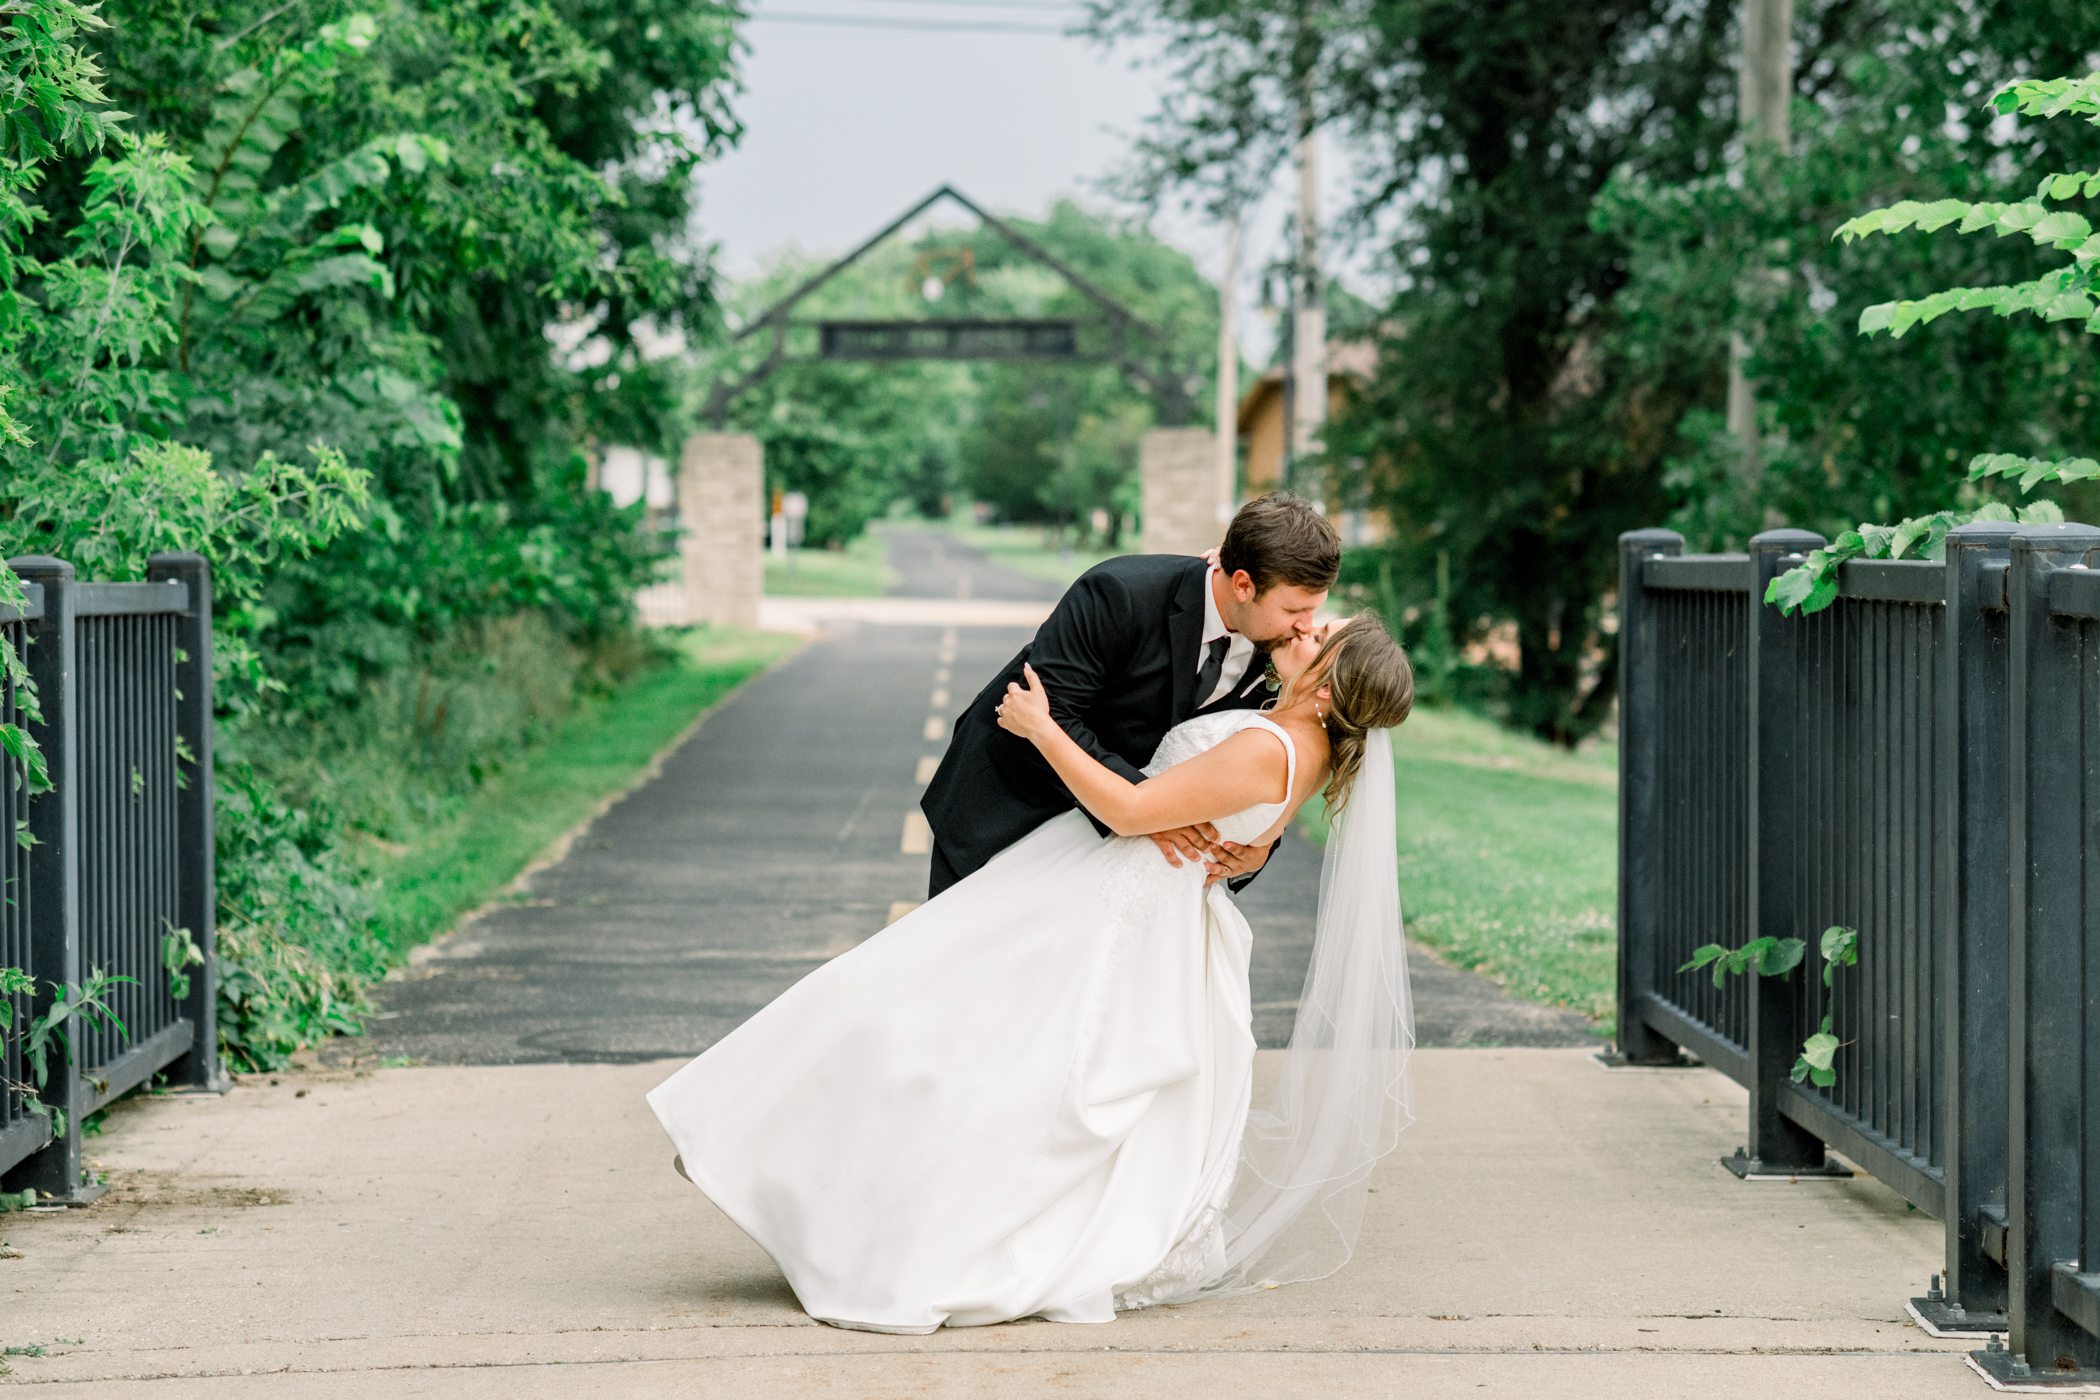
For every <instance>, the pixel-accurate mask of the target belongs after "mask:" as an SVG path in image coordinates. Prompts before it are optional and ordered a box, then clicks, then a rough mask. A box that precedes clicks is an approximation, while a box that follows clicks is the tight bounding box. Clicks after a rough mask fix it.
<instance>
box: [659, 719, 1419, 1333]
mask: <svg viewBox="0 0 2100 1400" xmlns="http://www.w3.org/2000/svg"><path fill="white" fill-rule="evenodd" d="M1249 726H1253V727H1258V728H1261V729H1263V730H1266V731H1268V732H1270V733H1272V734H1274V735H1275V736H1276V737H1277V739H1278V740H1279V741H1280V742H1281V743H1282V744H1283V746H1284V748H1285V750H1286V754H1287V756H1288V769H1289V772H1290V774H1291V777H1292V780H1293V783H1295V779H1296V773H1297V754H1296V752H1295V749H1294V748H1293V746H1292V743H1291V739H1290V736H1289V734H1288V733H1286V732H1285V731H1284V730H1283V729H1282V728H1281V727H1280V726H1278V725H1276V724H1275V723H1274V722H1272V721H1271V720H1269V719H1268V718H1267V717H1265V716H1263V715H1260V714H1257V713H1255V712H1252V711H1246V710H1232V711H1223V712H1217V713H1213V714H1209V715H1202V716H1198V717H1197V718H1195V719H1192V720H1190V721H1188V722H1187V723H1185V724H1182V725H1180V726H1178V727H1176V728H1175V729H1174V730H1172V731H1171V732H1170V733H1169V734H1168V735H1167V736H1166V738H1165V739H1164V740H1163V741H1162V742H1161V744H1160V747H1159V750H1158V752H1157V753H1156V755H1155V756H1154V758H1153V760H1152V762H1151V763H1150V764H1149V765H1148V766H1147V768H1146V770H1145V771H1146V772H1147V773H1148V774H1156V773H1158V772H1160V771H1162V770H1164V769H1165V768H1167V767H1170V766H1171V765H1173V764H1175V763H1178V762H1181V761H1183V760H1185V759H1188V758H1190V757H1193V756H1194V755H1196V754H1198V753H1201V752H1203V751H1204V750H1206V749H1208V748H1210V747H1212V746H1213V745H1215V744H1218V743H1220V742H1222V741H1223V740H1224V739H1226V738H1228V737H1230V736H1231V735H1233V734H1236V733H1238V732H1240V731H1241V730H1242V729H1244V728H1247V727H1249ZM1388 781H1389V780H1388ZM1389 790H1390V789H1388V791H1389ZM1284 809H1285V804H1284V803H1281V802H1277V803H1264V804H1262V805H1261V806H1258V807H1252V808H1249V809H1248V810H1246V811H1244V812H1240V813H1238V814H1236V815H1234V816H1231V817H1227V818H1226V819H1224V820H1222V821H1220V822H1218V823H1217V826H1218V829H1219V833H1220V836H1221V837H1222V838H1223V839H1225V840H1228V841H1239V842H1247V841H1253V840H1258V839H1259V838H1260V837H1261V836H1262V835H1263V834H1264V833H1266V832H1267V831H1268V830H1269V828H1270V827H1272V826H1273V825H1275V823H1276V821H1277V819H1278V818H1279V817H1280V816H1281V815H1282V814H1283V812H1284ZM1392 849H1393V848H1392V846H1391V844H1390V839H1389V838H1388V840H1387V844H1386V847H1385V850H1386V852H1388V853H1390V852H1391V850H1392ZM1386 859H1387V862H1388V865H1389V864H1390V854H1388V855H1387V858H1386ZM1387 878H1388V882H1389V876H1388V877H1387ZM1203 882H1204V872H1203V870H1202V868H1201V867H1200V866H1197V865H1193V864H1184V865H1183V866H1181V867H1180V868H1178V869H1177V868H1175V867H1173V866H1170V865H1169V864H1168V863H1167V862H1166V860H1165V859H1164V858H1163V857H1162V856H1161V855H1160V853H1159V850H1158V849H1157V848H1156V847H1155V846H1154V845H1153V844H1152V842H1151V841H1150V840H1149V839H1145V838H1130V839H1124V838H1109V839H1105V840H1104V839H1103V838H1102V837H1101V836H1100V835H1099V834H1097V833H1096V831H1095V830H1094V828H1093V826H1092V825H1091V824H1090V823H1089V822H1088V821H1087V819H1086V818H1085V817H1084V816H1083V815H1081V814H1080V813H1078V812H1076V811H1074V812H1068V813H1066V814H1065V815H1063V816H1060V817H1057V818H1055V819H1053V820H1051V821H1049V822H1047V823H1045V824H1044V825H1043V826H1042V827H1040V828H1038V829H1037V830H1036V831H1035V832H1033V833H1031V834H1030V835H1028V836H1026V837H1024V838H1023V839H1021V840H1020V841H1017V842H1015V843H1014V844H1013V845H1012V846H1010V847H1008V848H1007V849H1006V850H1005V851H1002V852H1001V853H1000V854H999V855H998V856H997V857H996V858H994V859H993V860H992V861H991V862H990V863H989V864H987V865H986V866H985V867H984V868H983V869H982V870H980V871H978V872H977V873H976V874H974V875H971V876H970V877H969V878H967V879H965V880H962V881H960V882H958V883H957V884H955V885H954V886H952V887H950V888H949V889H948V890H947V891H945V892H944V893H942V894H941V896H940V897H939V898H937V899H933V900H931V901H929V902H927V903H926V904H923V905H921V906H920V907H919V908H917V909H915V910H913V911H912V912H911V913H910V914H908V915H906V916H905V917H904V918H902V919H900V920H898V921H897V922H896V923H895V924H893V925H891V926H890V927H888V928H886V929H884V930H882V931H881V932H880V933H877V934H875V935H874V936H873V937H871V938H869V939H868V940H867V941H866V942H865V943H862V944H861V945H860V946H859V947H857V948H855V949H853V950H852V951H850V952H848V953H846V954H844V955H843V956H841V957H838V958H835V959H833V960H832V961H831V962H829V963H826V964H825V965H824V966H822V967H820V968H818V969H817V970H816V971H814V972H812V973H810V974H809V975H808V976H807V977H805V978H803V979H802V981H800V982H798V983H796V984H795V985H794V986H793V987H791V988H789V989H788V990H787V991H786V992H784V993H783V994H782V995H781V996H780V997H779V998H778V999H777V1000H775V1001H774V1002H773V1003H772V1004H771V1005H769V1006H767V1007H765V1008H764V1009H763V1010H761V1011H760V1012H758V1013H757V1014H756V1015H754V1016H753V1017H752V1018H751V1019H750V1020H748V1021H746V1022H745V1023H744V1024H743V1025H741V1026H739V1027H738V1028H737V1029H736V1030H734V1031H732V1032H731V1033H730V1034H729V1035H727V1036H725V1037H724V1038H723V1039H722V1040H721V1041H720V1042H718V1043H717V1044H716V1045H714V1046H713V1047H712V1048H710V1049H709V1050H707V1051H706V1052H705V1053H704V1054H702V1055H700V1056H699V1057H698V1058H697V1059H695V1060H693V1061H692V1062H691V1063H690V1064H688V1065H686V1066H685V1067H684V1068H682V1069H680V1070H679V1071H678V1072H677V1073H676V1074H674V1075H672V1076H671V1077H670V1078H669V1079H667V1080H665V1081H664V1082H663V1083H662V1084H660V1085H658V1086H657V1087H656V1088H655V1089H654V1090H652V1091H651V1092H650V1094H649V1096H648V1100H649V1105H650V1107H651V1108H652V1109H654V1110H655V1113H656V1115H657V1118H658V1119H659V1120H660V1121H661V1122H662V1124H663V1127H664V1130H665V1131H666V1132H667V1133H668V1134H669V1135H670V1138H671V1141H672V1142H673V1144H675V1146H676V1148H677V1151H678V1153H679V1155H680V1156H681V1157H682V1158H683V1159H684V1164H685V1169H686V1172H687V1174H688V1175H689V1176H690V1177H691V1179H692V1181H693V1183H694V1184H695V1185H696V1186H698V1187H699V1188H700V1189H701V1190H702V1191H703V1192H705V1193H706V1195H707V1196H708V1198H709V1199H710V1200H712V1201H713V1202H714V1203H715V1204H716V1205H717V1206H719V1207H720V1208H721V1209H722V1211H723V1212H724V1213H725V1214H727V1215H728V1216H729V1217H730V1219H732V1220H734V1221H735V1222H736V1223H737V1225H738V1226H740V1227H741V1228H742V1229H743V1230H744V1232H745V1233H746V1234H748V1235H750V1236H751V1238H752V1239H753V1240H755V1241H757V1242H758V1243H759V1244H760V1245H761V1246H762V1247H764V1249H765V1250H766V1252H767V1253H768V1254H770V1255H771V1256H772V1257H773V1259H774V1261H775V1262H776V1263H777V1264H778V1265H779V1266H780V1269H781V1272H782V1273H783V1274H785V1275H786V1277H787V1280H788V1282H789V1284H790V1285H791V1286H792V1287H793V1288H794V1291H795V1296H796V1297H797V1299H798V1300H800V1302H801V1304H802V1306H803V1308H804V1310H805V1311H807V1312H808V1313H809V1314H810V1315H811V1316H812V1317H816V1318H819V1319H821V1320H823V1321H826V1322H830V1323H835V1324H838V1325H841V1326H847V1327H855V1328H864V1329H869V1330H875V1331H886V1332H929V1331H932V1330H933V1329H935V1328H937V1327H940V1326H942V1325H948V1326H974V1325H980V1324H987V1323H996V1322H1005V1321H1009V1320H1012V1319H1015V1318H1022V1317H1035V1316H1039V1317H1044V1318H1049V1319H1052V1320H1055V1321H1061V1322H1107V1321H1110V1320H1112V1319H1113V1318H1114V1316H1115V1313H1116V1311H1117V1309H1119V1308H1129V1307H1137V1306H1143V1305H1146V1304H1148V1303H1153V1302H1161V1301H1179V1300H1181V1299H1184V1298H1188V1297H1193V1296H1197V1295H1198V1294H1200V1293H1202V1292H1204V1291H1206V1290H1208V1289H1211V1288H1213V1287H1214V1286H1216V1285H1217V1284H1218V1283H1219V1282H1220V1281H1221V1280H1222V1279H1223V1278H1224V1276H1225V1275H1226V1273H1227V1272H1228V1270H1229V1268H1230V1267H1231V1265H1232V1263H1233V1262H1234V1261H1232V1260H1229V1259H1228V1258H1227V1250H1226V1245H1227V1235H1228V1222H1227V1221H1226V1220H1225V1217H1226V1216H1227V1215H1228V1213H1229V1212H1230V1210H1231V1206H1230V1197H1231V1196H1232V1192H1233V1186H1234V1180H1235V1177H1236V1175H1240V1174H1241V1162H1242V1139H1243V1135H1245V1134H1246V1133H1247V1128H1248V1122H1249V1099H1250V1088H1251V1084H1252V1075H1253V1066H1254V1039H1253V1035H1252V1031H1251V1015H1250V1006H1249V993H1248V956H1249V952H1250V949H1251V945H1252V933H1251V931H1250V930H1249V928H1248V925H1247V922H1246V920H1245V919H1244V918H1242V917H1241V915H1240V913H1239V911H1238V909H1236V908H1235V907H1234V906H1233V903H1232V900H1231V898H1230V896H1229V895H1228V893H1227V892H1226V890H1225V889H1224V887H1223V886H1222V885H1220V886H1216V887H1213V888H1211V889H1209V890H1208V891H1206V890H1205V888H1204V883H1203ZM1395 899H1397V896H1395ZM1395 908H1396V909H1397V904H1396V905H1395ZM1395 918H1396V919H1397V914H1396V915H1395ZM1394 927H1395V933H1396V934H1397V923H1395V926H1394ZM1393 941H1394V943H1395V945H1396V947H1395V954H1396V955H1397V937H1395V938H1394V940H1393ZM1386 980H1387V982H1388V983H1390V981H1391V979H1390V977H1388V978H1387V979H1386ZM1400 995H1401V997H1402V998H1403V1000H1404V996H1405V974H1404V968H1402V969H1401V970H1400ZM1294 1043H1295V1041H1294ZM1325 1053H1326V1057H1327V1058H1328V1059H1334V1058H1336V1057H1335V1056H1334V1055H1333V1052H1332V1049H1331V1048H1330V1049H1329V1050H1328V1051H1327V1052H1325ZM1399 1068H1400V1070H1402V1071H1404V1057H1403V1060H1402V1062H1401V1064H1400V1067H1399ZM1351 1074H1352V1082H1356V1083H1360V1082H1361V1081H1363V1080H1364V1078H1365V1076H1364V1075H1363V1074H1362V1073H1361V1067H1360V1066H1357V1067H1356V1068H1354V1069H1352V1071H1351ZM1359 1092H1360V1091H1359ZM1380 1092H1384V1093H1385V1094H1386V1096H1387V1097H1388V1098H1391V1097H1393V1096H1394V1092H1395V1091H1394V1090H1392V1088H1391V1087H1390V1086H1387V1087H1386V1088H1385V1089H1383V1090H1382V1091H1380ZM1398 1097H1399V1099H1400V1100H1402V1101H1403V1102H1401V1103H1399V1104H1398V1107H1399V1108H1400V1109H1402V1110H1403V1111H1404V1108H1405V1104H1404V1098H1405V1091H1404V1082H1402V1083H1401V1087H1400V1089H1399V1090H1398ZM1257 1116H1259V1115H1257ZM1358 1116H1364V1115H1363V1114H1361V1113H1359V1115H1358ZM1373 1116H1377V1115H1376V1114H1375V1113H1374V1115H1373ZM1383 1116H1384V1117H1386V1118H1390V1117H1391V1116H1392V1115H1391V1114H1390V1113H1386V1114H1384V1115H1383ZM1329 1121H1330V1123H1333V1122H1335V1121H1337V1120H1336V1118H1335V1117H1334V1116H1333V1115H1330V1118H1329ZM1360 1135H1361V1133H1359V1136H1360ZM1379 1136H1381V1137H1383V1136H1385V1135H1384V1134H1383V1133H1380V1134H1379ZM1354 1141H1355V1139H1354V1138H1352V1143H1353V1142H1354ZM1389 1145H1390V1144H1389V1143H1386V1144H1385V1146H1389ZM1351 1150H1352V1152H1353V1153H1354V1155H1357V1156H1361V1155H1363V1151H1364V1150H1366V1149H1362V1148H1359V1147H1352V1149H1351ZM1378 1150H1380V1151H1382V1150H1384V1147H1383V1146H1381V1147H1379V1148H1378ZM1368 1169H1369V1168H1368V1162H1366V1163H1365V1164H1364V1165H1363V1167H1362V1172H1361V1175H1368ZM1352 1170H1353V1168H1352ZM1258 1171H1259V1169H1258V1168H1257V1169H1255V1172H1252V1173H1249V1174H1250V1175H1251V1174H1258ZM1317 1173H1324V1175H1320V1179H1319V1181H1318V1182H1316V1183H1315V1185H1316V1186H1317V1188H1318V1190H1319V1191H1325V1192H1331V1191H1332V1190H1333V1181H1334V1179H1335V1178H1334V1175H1333V1171H1332V1170H1330V1169H1329V1168H1328V1167H1320V1168H1318V1169H1317ZM1317 1173H1316V1174H1317ZM1355 1184H1356V1185H1358V1186H1359V1187H1360V1180H1358V1181H1357V1182H1356V1183H1355ZM1269 1194H1270V1195H1271V1196H1273V1195H1274V1194H1275V1193H1274V1192H1270V1193H1269ZM1321 1204H1322V1202H1320V1201H1317V1200H1308V1199H1298V1200H1295V1201H1293V1202H1291V1203H1289V1204H1288V1209H1287V1210H1278V1209H1276V1203H1275V1202H1274V1201H1273V1200H1272V1201H1270V1202H1269V1203H1268V1206H1269V1211H1268V1214H1269V1215H1270V1216H1272V1217H1274V1218H1276V1219H1278V1220H1281V1219H1283V1218H1284V1217H1285V1216H1291V1217H1296V1216H1303V1215H1306V1214H1318V1213H1319V1212H1317V1211H1308V1209H1307V1207H1308V1206H1309V1205H1311V1206H1318V1205H1321ZM1357 1208H1358V1209H1359V1210H1360V1202H1359V1204H1358V1206H1357ZM1329 1213H1330V1214H1332V1213H1333V1212H1332V1211H1330V1212H1329ZM1343 1225H1344V1226H1346V1229H1345V1230H1344V1233H1345V1234H1346V1236H1347V1238H1346V1239H1345V1240H1344V1242H1343V1248H1342V1257H1343V1258H1346V1256H1347V1249H1348V1243H1349V1242H1350V1241H1353V1237H1354V1222H1353V1220H1350V1221H1344V1222H1343ZM1253 1228H1254V1229H1256V1230H1257V1231H1258V1230H1260V1229H1261V1228H1263V1226H1261V1225H1260V1224H1259V1223H1257V1224H1256V1225H1255V1226H1254V1227H1253ZM1322 1233H1323V1234H1324V1235H1325V1236H1328V1237H1332V1235H1333V1234H1334V1229H1333V1228H1331V1227H1327V1226H1324V1225H1323V1229H1322ZM1338 1266H1339V1260H1333V1261H1330V1262H1325V1263H1323V1264H1321V1265H1320V1266H1319V1267H1320V1268H1323V1269H1329V1270H1331V1269H1332V1268H1333V1267H1338ZM1303 1276H1311V1277H1317V1276H1318V1274H1317V1273H1313V1274H1308V1275H1303Z"/></svg>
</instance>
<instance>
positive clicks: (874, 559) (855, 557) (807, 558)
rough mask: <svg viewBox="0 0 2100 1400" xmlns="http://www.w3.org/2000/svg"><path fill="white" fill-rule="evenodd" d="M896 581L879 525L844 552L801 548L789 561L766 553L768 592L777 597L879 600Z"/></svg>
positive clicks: (840, 550) (887, 543) (887, 545)
mask: <svg viewBox="0 0 2100 1400" xmlns="http://www.w3.org/2000/svg"><path fill="white" fill-rule="evenodd" d="M896 581H897V574H896V571H895V570H894V569H892V568H890V565H889V541H888V540H886V539H885V538H883V536H882V533H881V527H880V526H877V527H875V528H874V529H871V530H869V531H868V532H867V533H865V534H863V535H862V536H861V537H860V538H859V539H857V540H855V541H854V542H853V543H852V544H849V545H847V546H846V547H845V548H844V549H798V550H796V551H794V553H793V554H792V555H791V556H790V557H789V558H788V559H786V560H781V559H776V558H774V557H773V554H772V552H771V551H768V552H767V554H766V592H767V593H768V594H769V595H771V596H772V597H775V598H879V597H881V596H882V595H883V594H885V593H887V592H889V590H890V585H891V584H893V583H895V582H896Z"/></svg>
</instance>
